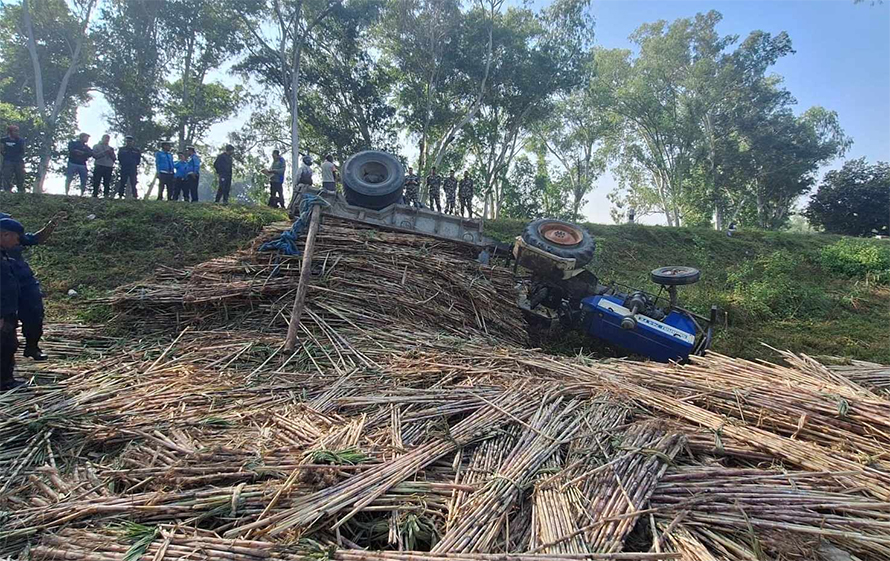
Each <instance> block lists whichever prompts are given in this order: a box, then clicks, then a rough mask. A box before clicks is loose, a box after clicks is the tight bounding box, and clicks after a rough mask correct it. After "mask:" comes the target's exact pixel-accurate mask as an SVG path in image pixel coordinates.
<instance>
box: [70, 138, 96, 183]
mask: <svg viewBox="0 0 890 561" xmlns="http://www.w3.org/2000/svg"><path fill="white" fill-rule="evenodd" d="M89 139H90V135H88V134H87V133H85V132H82V133H80V135H78V137H77V140H72V141H71V142H69V143H68V169H67V170H66V171H65V194H66V195H67V194H68V189H69V188H70V187H71V181H72V180H73V179H74V176H75V175H77V176H79V177H80V194H81V195H83V193H84V191H86V189H87V175H89V171H88V170H87V160H89V159H90V158H92V157H93V149H92V148H90V147H89V146H87V141H89Z"/></svg>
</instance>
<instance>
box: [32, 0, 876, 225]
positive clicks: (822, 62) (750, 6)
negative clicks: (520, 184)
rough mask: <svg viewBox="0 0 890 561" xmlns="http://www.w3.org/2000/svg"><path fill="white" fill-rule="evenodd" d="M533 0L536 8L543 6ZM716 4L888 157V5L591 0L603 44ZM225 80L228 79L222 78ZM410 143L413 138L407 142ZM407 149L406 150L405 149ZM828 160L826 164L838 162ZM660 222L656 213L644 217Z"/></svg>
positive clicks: (98, 109)
mask: <svg viewBox="0 0 890 561" xmlns="http://www.w3.org/2000/svg"><path fill="white" fill-rule="evenodd" d="M545 4H546V2H541V1H540V0H538V1H537V2H535V5H536V6H542V5H545ZM712 9H713V10H717V11H719V12H720V13H722V14H723V21H722V22H721V24H720V26H719V28H718V29H719V31H720V32H721V33H722V34H738V35H740V36H741V38H744V37H745V36H746V35H747V34H748V33H749V32H751V31H753V30H756V29H762V30H764V31H767V32H770V33H773V34H776V33H779V32H781V31H787V32H788V34H789V35H790V36H791V40H792V44H793V46H794V49H795V51H797V52H796V54H793V55H790V56H788V57H785V58H784V59H782V60H780V61H779V63H778V64H777V65H776V66H775V67H774V68H773V71H774V72H775V73H778V74H781V75H782V76H784V77H785V84H786V87H787V88H788V89H789V90H790V91H791V92H792V94H794V96H795V97H796V98H797V100H798V105H797V111H798V112H803V111H805V110H806V109H808V108H809V107H811V106H813V105H822V106H823V107H826V108H828V109H832V110H835V111H837V112H838V114H839V116H840V121H841V124H842V125H843V127H844V129H845V130H846V132H847V134H848V135H850V136H852V137H853V140H854V144H853V147H852V149H851V150H850V152H849V153H848V154H847V157H848V158H859V157H862V156H865V157H867V158H868V159H869V160H870V161H876V160H885V161H886V160H890V3H886V2H885V3H884V4H881V5H876V6H871V5H870V4H869V3H868V2H865V3H862V4H853V0H763V1H750V0H728V1H722V2H705V1H697V0H658V1H655V0H648V1H638V0H605V1H602V0H600V1H597V0H594V2H593V5H592V10H593V13H594V15H595V17H596V43H597V44H598V45H600V46H602V47H606V48H616V47H620V48H629V47H630V46H631V43H630V41H629V40H628V36H629V35H630V34H631V33H632V32H633V31H634V30H635V29H636V28H637V27H638V26H639V25H640V24H642V23H645V22H651V21H656V20H659V19H664V20H668V21H672V20H675V19H677V18H681V17H691V16H694V15H695V14H696V13H698V12H706V11H708V10H712ZM223 79H224V81H226V82H229V83H231V82H232V81H233V80H232V78H231V77H224V78H223ZM105 112H107V106H106V105H105V103H104V100H102V99H101V98H97V99H96V100H95V101H94V102H93V103H91V104H90V106H88V107H86V108H84V109H82V110H81V111H80V115H79V116H80V124H81V128H82V129H83V130H85V131H87V132H90V133H91V134H92V135H93V138H92V139H91V141H95V140H97V139H98V137H99V135H101V133H102V131H104V130H105V128H106V125H105V123H104V119H103V118H102V115H103V113H105ZM245 117H246V115H239V116H238V117H236V118H233V119H231V120H230V121H228V122H226V123H223V124H220V125H217V126H216V127H214V128H213V130H212V131H211V134H210V136H211V137H212V138H208V139H207V141H208V142H209V143H212V144H218V143H220V142H221V141H222V140H223V139H224V138H225V136H226V134H227V133H228V132H229V131H231V130H234V129H235V128H238V127H239V126H241V125H242V124H243V122H244V119H245ZM412 145H413V143H412ZM409 151H410V149H409ZM842 163H843V162H842V161H840V160H839V161H836V162H833V163H832V164H831V165H829V166H827V167H826V168H825V169H824V170H823V172H824V171H826V170H828V169H831V168H835V167H839V166H840V165H842ZM49 187H50V190H51V191H54V192H59V191H61V182H60V181H59V179H58V178H52V179H51V180H50V181H49ZM614 187H615V180H614V178H612V176H611V174H609V173H607V174H605V175H604V176H603V177H601V178H600V180H599V181H598V185H597V188H596V190H595V191H594V192H593V193H591V194H590V195H589V197H588V198H589V203H588V204H587V205H586V206H585V213H586V215H587V217H588V218H589V219H590V220H591V221H594V222H611V218H610V216H609V201H608V199H607V198H606V195H607V194H608V193H609V192H610V191H611V190H612V189H613V188H614ZM646 221H647V222H650V223H658V222H660V219H659V217H657V216H652V217H647V218H646Z"/></svg>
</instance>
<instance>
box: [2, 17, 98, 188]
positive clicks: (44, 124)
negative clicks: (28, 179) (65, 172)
mask: <svg viewBox="0 0 890 561" xmlns="http://www.w3.org/2000/svg"><path fill="white" fill-rule="evenodd" d="M95 5H96V0H77V1H72V2H68V3H66V2H65V1H63V0H23V1H22V3H21V5H4V6H3V8H2V10H3V11H2V25H3V35H4V37H3V40H2V55H3V56H2V62H0V68H2V69H3V75H4V76H17V77H19V78H20V80H17V83H18V85H19V87H17V88H16V89H17V90H18V92H17V93H13V94H12V95H7V94H9V93H11V92H10V91H9V90H6V92H5V94H4V98H5V99H4V101H5V102H7V103H12V104H13V105H15V106H17V107H31V108H33V110H32V111H29V114H30V115H32V116H33V117H34V119H33V121H31V122H30V123H27V125H28V126H27V127H26V128H29V129H30V130H31V132H32V133H34V134H36V138H34V137H31V138H30V139H29V140H30V141H31V144H32V145H36V147H37V177H36V180H35V182H34V191H35V192H40V191H42V190H43V183H44V181H45V179H46V173H47V170H48V169H49V165H50V162H51V160H52V158H53V156H54V147H55V144H56V143H57V142H58V141H59V136H60V134H61V132H62V131H63V130H66V129H68V128H70V125H71V124H72V123H73V122H74V114H75V109H76V107H77V105H78V104H80V103H82V102H84V101H86V99H88V92H89V89H90V87H91V85H92V75H91V72H90V67H89V66H88V64H86V61H88V60H89V57H88V55H89V50H90V38H89V33H88V26H89V23H90V19H91V17H92V15H93V9H94V7H95ZM7 85H8V86H11V85H12V84H7ZM4 89H5V88H4ZM63 125H66V126H63Z"/></svg>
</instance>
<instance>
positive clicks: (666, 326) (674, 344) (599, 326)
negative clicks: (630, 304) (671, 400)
mask: <svg viewBox="0 0 890 561" xmlns="http://www.w3.org/2000/svg"><path fill="white" fill-rule="evenodd" d="M624 302H625V300H624V298H623V297H620V296H616V295H602V296H589V297H587V298H584V299H582V300H581V311H582V319H581V325H582V329H583V330H584V332H585V333H587V334H588V335H590V336H592V337H596V338H598V339H602V340H604V341H607V342H609V343H612V344H613V345H617V346H619V347H622V348H624V349H626V350H628V351H630V352H632V353H635V354H639V355H642V356H646V357H649V358H651V359H652V360H656V361H658V362H668V361H672V360H673V361H681V360H685V359H687V358H689V354H690V353H691V352H692V350H693V348H694V347H695V335H696V325H695V322H694V321H693V320H692V318H691V317H690V316H689V315H688V314H684V313H682V312H680V311H677V310H672V311H670V312H669V313H668V314H667V315H666V316H665V317H664V318H663V319H662V320H661V321H658V320H655V319H653V318H651V317H648V316H645V315H643V314H640V313H638V314H632V313H631V310H629V309H627V308H626V307H625V306H624ZM631 315H633V317H634V318H635V320H636V321H635V322H634V323H635V325H634V327H633V328H632V329H628V328H626V327H622V320H625V318H627V317H628V316H631ZM625 325H626V324H625Z"/></svg>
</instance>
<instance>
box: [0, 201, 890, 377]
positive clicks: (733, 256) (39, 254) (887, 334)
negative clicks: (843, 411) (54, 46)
mask: <svg viewBox="0 0 890 561" xmlns="http://www.w3.org/2000/svg"><path fill="white" fill-rule="evenodd" d="M0 209H2V210H3V211H4V212H8V213H10V214H12V215H13V216H15V217H16V218H18V219H19V220H21V221H22V222H23V223H24V224H25V227H26V228H27V229H28V230H29V231H35V230H38V229H40V228H41V227H42V226H43V224H44V223H45V222H46V221H47V220H48V219H49V218H50V217H51V216H52V215H53V214H54V213H55V212H57V211H59V210H64V211H66V212H68V214H69V218H68V220H67V221H66V222H64V223H63V224H62V225H61V226H60V227H59V229H58V230H57V231H56V233H55V235H54V236H53V238H52V239H51V240H50V241H49V243H48V244H47V245H46V246H43V247H38V248H33V249H31V250H29V253H28V259H29V261H30V262H31V265H32V267H33V268H34V270H35V271H36V272H37V274H38V276H39V278H40V279H41V281H42V283H43V286H44V291H45V292H46V293H47V297H48V298H47V308H48V313H49V315H50V318H51V319H55V320H70V319H80V320H82V321H94V322H99V323H101V322H102V321H103V320H104V319H106V318H107V317H108V315H109V312H108V310H107V309H103V308H101V307H94V308H87V307H84V306H81V305H79V302H82V301H84V300H86V299H88V298H89V297H92V296H97V295H101V294H104V293H106V292H107V291H108V290H111V289H113V288H115V287H117V286H121V285H124V284H127V283H130V282H133V281H136V280H139V279H142V278H145V277H147V276H149V275H150V274H151V273H152V272H154V271H155V270H156V269H157V268H158V267H159V266H169V267H185V266H189V265H194V264H196V263H200V262H202V261H205V260H207V259H211V258H213V257H217V256H221V255H225V254H227V253H230V252H231V251H233V250H235V249H237V248H239V247H243V246H244V245H246V244H248V243H249V242H250V241H251V240H252V239H253V238H254V237H255V236H256V234H257V233H258V232H259V231H260V229H261V228H262V227H263V226H264V225H265V224H268V223H270V222H274V221H277V220H284V219H286V216H285V214H284V213H283V212H280V211H273V210H270V209H267V208H263V207H248V206H240V205H232V206H229V207H222V206H217V205H213V204H207V203H202V204H197V205H187V204H184V203H179V204H177V203H173V202H156V201H103V200H92V199H83V198H78V197H67V198H66V197H60V196H51V195H42V196H41V195H18V194H15V195H10V194H6V193H0ZM90 214H94V215H95V216H96V218H95V219H93V220H89V219H88V218H87V216H88V215H90ZM524 225H525V224H524V223H523V222H521V221H517V220H497V221H488V222H486V224H485V229H486V232H487V233H488V234H489V235H491V236H493V237H496V238H498V239H501V240H503V241H509V240H511V239H512V238H514V237H515V236H517V235H519V234H520V233H521V232H522V229H523V227H524ZM587 227H588V229H589V231H590V232H591V234H593V236H594V237H595V238H596V240H597V250H596V257H595V259H594V262H593V264H592V265H591V269H592V270H593V271H594V272H595V273H596V274H597V275H598V276H599V277H600V279H601V282H607V281H616V282H620V283H623V284H627V285H631V286H636V287H639V288H648V289H650V290H651V289H654V288H655V286H654V285H652V284H651V283H650V281H649V277H648V275H649V271H650V270H652V269H654V268H656V267H660V266H664V265H675V264H676V265H689V266H693V267H697V268H699V269H701V271H702V280H701V281H700V282H699V283H698V284H696V285H694V286H690V287H684V288H682V289H681V293H680V298H681V300H682V302H683V303H684V304H685V305H686V306H687V307H689V308H691V309H693V310H695V311H697V312H699V313H702V314H703V315H706V314H707V312H708V310H709V308H710V306H711V304H717V305H718V307H719V308H720V310H721V316H720V318H721V324H722V325H721V328H720V329H719V330H718V333H717V337H716V340H715V343H714V349H715V350H717V351H719V352H723V353H726V354H729V355H733V356H740V357H745V358H766V359H774V358H775V354H774V353H773V352H772V351H770V350H769V349H768V348H766V347H764V346H763V345H761V344H760V343H761V342H763V343H766V344H768V345H770V346H773V347H776V348H779V349H791V350H793V351H796V352H803V353H807V354H810V355H839V356H844V357H849V358H856V359H861V360H872V361H876V362H882V363H888V364H890V329H888V326H890V288H888V286H887V284H886V282H887V279H890V274H884V273H885V272H883V271H881V270H876V269H875V267H878V269H880V268H881V267H884V265H883V263H885V261H882V259H883V258H882V257H880V256H882V255H885V254H886V251H888V249H887V248H888V247H890V242H886V241H883V242H882V241H863V242H859V241H856V242H855V244H854V245H855V247H851V246H850V240H849V238H843V237H841V236H831V235H817V234H792V233H780V232H762V231H739V232H737V233H736V235H735V236H734V237H732V238H728V237H726V235H725V234H724V233H721V232H715V231H713V230H708V229H690V228H666V227H658V226H641V225H621V226H610V225H602V224H588V225H587ZM862 243H865V244H874V245H873V247H874V248H875V250H874V251H872V250H870V249H869V250H868V251H863V249H862V247H861V244H862ZM869 247H871V246H869ZM875 255H877V256H878V257H875ZM851 263H852V264H851ZM863 263H864V265H863ZM875 263H877V265H875ZM860 270H862V271H864V272H863V273H862V274H859V273H858V272H859V271H860ZM886 273H890V271H886ZM857 275H858V276H857ZM880 282H884V283H885V284H880ZM876 283H877V284H876ZM69 288H74V289H75V290H77V291H78V293H79V294H80V297H79V299H76V300H72V299H69V298H68V297H67V292H68V289H69ZM566 340H567V341H571V343H568V345H571V346H573V347H577V346H581V345H589V343H588V342H587V341H586V340H585V339H583V338H580V337H578V338H572V337H568V338H566Z"/></svg>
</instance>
